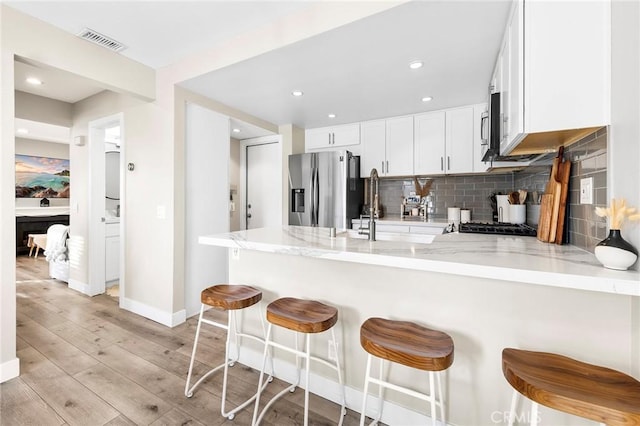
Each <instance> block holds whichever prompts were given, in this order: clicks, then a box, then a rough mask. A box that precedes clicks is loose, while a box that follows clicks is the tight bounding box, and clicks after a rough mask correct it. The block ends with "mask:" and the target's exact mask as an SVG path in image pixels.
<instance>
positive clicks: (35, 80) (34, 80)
mask: <svg viewBox="0 0 640 426" xmlns="http://www.w3.org/2000/svg"><path fill="white" fill-rule="evenodd" d="M27 83H29V84H33V85H34V86H40V85H41V84H42V80H40V79H39V78H35V77H29V78H27Z"/></svg>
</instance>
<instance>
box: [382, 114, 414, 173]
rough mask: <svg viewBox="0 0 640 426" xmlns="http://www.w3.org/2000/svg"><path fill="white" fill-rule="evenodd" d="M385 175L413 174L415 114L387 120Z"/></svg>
mask: <svg viewBox="0 0 640 426" xmlns="http://www.w3.org/2000/svg"><path fill="white" fill-rule="evenodd" d="M386 122H387V123H386V124H387V131H386V133H387V138H386V154H387V158H386V160H385V164H384V166H385V170H384V174H385V176H407V175H412V174H413V116H408V117H397V118H390V119H388V120H386Z"/></svg>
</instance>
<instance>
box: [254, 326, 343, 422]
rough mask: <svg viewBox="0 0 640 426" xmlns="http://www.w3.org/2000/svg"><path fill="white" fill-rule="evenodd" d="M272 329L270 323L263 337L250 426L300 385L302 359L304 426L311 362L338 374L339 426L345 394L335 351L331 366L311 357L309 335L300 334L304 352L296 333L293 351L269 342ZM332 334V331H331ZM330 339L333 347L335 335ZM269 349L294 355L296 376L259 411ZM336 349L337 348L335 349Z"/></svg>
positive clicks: (341, 420)
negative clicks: (293, 380) (340, 394)
mask: <svg viewBox="0 0 640 426" xmlns="http://www.w3.org/2000/svg"><path fill="white" fill-rule="evenodd" d="M272 327H273V325H272V324H271V323H270V324H269V326H268V327H267V334H266V337H265V350H264V356H263V361H262V370H261V371H260V379H259V380H258V393H257V397H256V401H255V408H254V410H253V420H252V422H251V424H252V425H254V426H255V425H259V424H260V422H261V421H262V419H263V417H264V415H265V414H266V412H267V411H268V410H269V408H270V407H271V406H272V405H273V404H274V403H275V402H276V401H277V400H278V399H279V398H280V397H281V396H282V395H284V394H286V393H287V392H293V391H294V390H295V389H296V387H297V386H298V385H299V383H300V373H301V369H302V368H301V365H300V360H301V359H302V358H304V360H305V364H306V365H305V379H306V383H305V396H304V400H305V406H304V425H305V426H308V424H309V379H310V373H311V361H316V362H319V363H322V364H324V365H326V366H328V367H331V368H333V369H335V370H336V371H337V373H338V382H339V384H340V387H341V388H342V406H341V409H340V420H339V422H338V425H339V426H341V425H342V422H343V419H344V415H345V414H346V405H345V392H344V383H343V381H342V373H341V371H340V362H339V356H338V354H337V351H336V358H337V360H336V364H335V365H334V364H332V363H330V362H328V361H327V360H325V359H322V358H318V357H315V356H312V355H311V350H310V349H311V335H310V333H301V334H303V336H304V339H305V342H304V345H303V346H304V347H305V350H304V351H301V350H300V349H299V347H298V333H296V340H295V342H296V348H295V349H293V348H291V347H288V346H285V345H281V344H279V343H277V342H274V341H272V340H271V337H272ZM331 331H332V333H333V329H332V330H331ZM332 338H333V342H334V345H335V344H336V340H335V334H332ZM271 347H274V348H278V349H282V350H285V351H288V352H291V353H293V354H295V355H296V370H297V374H296V380H295V383H293V384H291V385H289V386H288V387H287V388H285V389H283V390H282V391H280V392H279V393H278V394H276V395H275V396H273V397H272V398H271V400H269V402H267V404H266V405H265V406H264V408H263V409H262V410H261V411H260V396H261V394H262V389H263V388H261V386H262V381H263V376H264V369H265V367H266V362H267V358H266V357H267V352H268V351H270V349H271ZM336 348H337V347H336ZM272 362H273V361H272Z"/></svg>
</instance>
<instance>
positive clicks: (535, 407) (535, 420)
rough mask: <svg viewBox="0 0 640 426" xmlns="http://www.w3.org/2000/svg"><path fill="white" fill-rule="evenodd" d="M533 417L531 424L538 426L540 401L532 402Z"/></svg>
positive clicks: (530, 420)
mask: <svg viewBox="0 0 640 426" xmlns="http://www.w3.org/2000/svg"><path fill="white" fill-rule="evenodd" d="M530 415H531V418H530V419H529V424H530V425H531V426H537V424H538V403H537V402H532V403H531V413H530Z"/></svg>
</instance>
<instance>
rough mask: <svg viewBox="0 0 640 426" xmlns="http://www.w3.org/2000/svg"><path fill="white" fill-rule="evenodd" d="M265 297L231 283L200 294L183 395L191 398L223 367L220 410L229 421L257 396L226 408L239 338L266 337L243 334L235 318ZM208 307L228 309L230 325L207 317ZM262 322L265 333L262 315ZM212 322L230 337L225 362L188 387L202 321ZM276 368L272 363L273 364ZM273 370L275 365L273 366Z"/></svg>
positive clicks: (257, 338)
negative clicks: (232, 345) (229, 409)
mask: <svg viewBox="0 0 640 426" xmlns="http://www.w3.org/2000/svg"><path fill="white" fill-rule="evenodd" d="M260 300H262V292H261V291H260V290H258V289H256V288H253V287H250V286H246V285H229V284H219V285H214V286H211V287H208V288H206V289H204V290H202V292H201V293H200V301H201V302H202V305H201V307H200V316H199V318H198V327H197V328H196V337H195V340H194V343H193V351H192V353H191V362H190V363H189V373H188V374H187V383H186V385H185V389H184V394H185V396H186V397H188V398H191V396H193V391H194V390H195V389H196V388H197V387H198V386H199V385H200V384H201V383H202V382H203V381H204V380H206V379H207V377H209V376H210V375H212V374H213V373H215V372H216V371H218V370H220V369H221V368H224V374H223V382H222V403H221V406H220V413H221V414H222V415H223V416H224V417H227V418H228V419H229V420H232V419H233V418H234V417H235V414H236V413H237V412H238V411H240V410H241V409H243V408H244V407H246V406H247V405H249V404H251V402H253V400H254V399H255V398H256V395H255V394H254V395H253V396H252V397H251V398H249V399H248V400H246V401H245V402H243V403H242V404H240V405H239V406H237V407H236V408H234V409H232V410H231V411H228V412H227V411H226V410H225V404H226V399H227V378H228V369H229V367H232V366H233V365H234V364H235V362H236V361H237V360H238V357H239V355H240V339H241V338H245V337H246V338H249V339H252V340H255V341H258V342H261V343H263V344H264V339H263V338H262V337H260V336H254V335H251V334H247V333H242V332H240V331H239V330H238V321H237V318H236V312H237V311H239V310H241V309H245V308H248V307H250V306H253V305H255V304H257V303H258V302H260ZM207 306H210V307H213V308H216V309H221V310H225V311H228V319H227V324H221V323H219V322H216V321H213V320H210V319H207V318H204V317H203V315H204V312H205V309H206V307H207ZM260 321H261V322H262V327H263V332H264V320H263V316H262V315H261V314H260ZM203 323H204V324H209V325H213V326H216V327H219V328H222V329H224V330H227V339H226V345H225V360H224V362H223V363H222V364H220V365H218V366H217V367H215V368H213V369H211V370H209V371H208V372H207V373H206V374H204V375H203V376H202V377H200V379H199V380H198V381H197V382H196V383H195V384H194V385H193V386H192V387H189V384H190V382H191V374H192V372H193V363H194V361H195V358H196V350H197V348H198V338H199V337H200V327H201V326H202V324H203ZM232 335H233V337H234V341H235V346H236V351H235V354H234V355H235V356H234V357H233V358H232V357H231V354H230V346H231V336H232ZM272 367H273V366H272ZM272 371H273V368H272ZM271 380H272V378H271V376H269V380H268V381H267V382H266V383H265V384H264V386H266V385H267V383H268V382H270V381H271Z"/></svg>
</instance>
